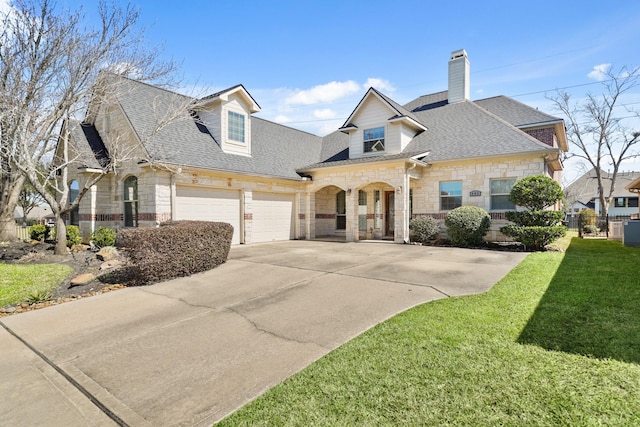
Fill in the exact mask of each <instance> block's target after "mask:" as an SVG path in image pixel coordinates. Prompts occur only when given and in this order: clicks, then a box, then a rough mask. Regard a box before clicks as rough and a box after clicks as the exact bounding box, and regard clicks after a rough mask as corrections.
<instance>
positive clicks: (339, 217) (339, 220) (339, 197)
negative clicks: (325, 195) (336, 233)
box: [336, 190, 347, 230]
mask: <svg viewBox="0 0 640 427" xmlns="http://www.w3.org/2000/svg"><path fill="white" fill-rule="evenodd" d="M346 229H347V200H346V198H345V192H344V190H341V191H339V192H338V194H336V230H346Z"/></svg>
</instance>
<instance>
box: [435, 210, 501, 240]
mask: <svg viewBox="0 0 640 427" xmlns="http://www.w3.org/2000/svg"><path fill="white" fill-rule="evenodd" d="M444 224H445V225H446V226H447V234H448V235H449V239H451V243H453V244H454V245H456V246H460V247H468V246H478V245H480V244H482V238H483V237H484V236H485V234H487V232H488V231H489V227H491V217H490V216H489V213H488V212H487V211H485V210H484V209H482V208H479V207H477V206H460V207H459V208H455V209H454V210H452V211H451V212H449V213H448V214H447V216H446V217H445V218H444Z"/></svg>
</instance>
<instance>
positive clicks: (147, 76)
mask: <svg viewBox="0 0 640 427" xmlns="http://www.w3.org/2000/svg"><path fill="white" fill-rule="evenodd" d="M98 14H99V24H98V25H97V26H96V27H95V28H91V27H89V26H86V24H85V23H84V18H85V16H84V14H83V12H82V10H81V9H80V10H77V11H69V10H62V9H59V8H57V7H56V5H55V4H53V2H52V1H50V0H16V1H15V2H14V3H13V5H12V7H11V8H10V10H9V11H8V12H6V13H4V14H2V15H0V21H1V25H2V28H1V29H0V142H1V144H0V240H9V239H11V238H12V237H15V236H14V235H13V230H12V227H7V225H8V224H9V222H8V218H11V220H13V210H14V208H15V206H16V203H17V200H18V197H19V194H20V191H21V190H22V187H23V185H24V183H25V180H27V179H28V180H29V181H30V182H31V184H32V185H33V186H34V188H35V189H36V190H37V191H38V192H39V193H40V194H41V195H42V197H43V198H44V199H45V200H46V201H47V203H48V204H49V205H50V206H51V209H52V211H53V213H54V214H55V216H56V227H57V235H58V236H63V237H64V236H65V224H64V220H63V217H64V215H65V214H67V213H68V212H70V211H71V210H73V209H74V208H75V207H76V206H78V204H79V202H80V200H81V198H82V196H83V195H84V194H85V193H86V191H87V190H88V189H89V188H90V187H91V186H92V185H94V184H95V183H96V182H98V181H99V180H100V179H101V178H102V177H103V176H104V174H105V173H108V172H110V171H113V170H114V168H115V167H116V166H117V164H118V161H121V160H122V159H123V158H124V157H126V155H125V154H122V153H123V152H124V151H125V150H118V149H117V148H116V147H115V146H114V147H112V148H113V150H112V152H113V153H118V155H117V156H115V155H111V153H110V158H109V159H108V161H106V162H102V163H101V164H100V165H99V167H98V170H97V171H96V173H95V174H93V175H92V177H91V178H90V179H88V180H87V181H86V182H85V183H84V186H83V188H81V189H80V190H79V193H78V196H77V197H76V198H75V200H74V201H73V202H71V201H69V182H68V171H69V168H70V167H72V166H75V167H77V166H78V165H82V164H84V165H86V164H90V163H89V162H91V161H92V159H91V158H90V157H94V158H93V163H95V154H96V153H93V152H91V150H87V149H84V150H83V149H81V148H79V147H73V146H72V145H71V142H70V141H71V138H70V135H71V134H72V133H73V132H74V131H76V130H77V129H78V127H79V126H81V123H80V122H79V121H78V120H77V119H76V118H77V117H79V116H81V115H82V114H83V113H84V112H85V111H86V110H87V108H88V105H89V103H90V101H94V102H95V101H96V98H97V97H104V98H106V97H109V96H116V95H115V94H117V93H118V84H119V81H120V80H119V79H114V78H107V77H104V76H107V75H109V74H108V73H107V74H105V73H101V71H104V70H107V71H110V72H111V73H113V74H116V75H118V76H130V77H132V78H135V79H137V80H142V81H153V82H154V83H155V84H162V83H163V82H161V81H160V80H161V79H167V78H170V77H171V75H172V73H173V71H174V69H175V67H174V64H173V63H172V62H163V61H160V60H159V51H158V50H155V49H151V50H149V49H147V48H145V47H143V43H142V41H143V38H142V35H143V34H142V32H141V31H139V30H137V28H136V25H137V22H138V17H139V15H138V11H137V10H136V9H134V8H133V7H132V6H130V5H128V6H126V7H124V8H121V7H119V6H117V5H115V4H111V3H110V4H107V3H104V2H101V3H100V4H99V6H98ZM165 84H166V82H165ZM60 141H64V142H65V143H63V144H59V142H60ZM114 144H116V142H115V141H114ZM56 148H57V152H56V154H55V159H54V158H53V156H54V154H53V153H54V150H56ZM41 164H49V165H51V167H50V168H48V169H47V170H45V171H43V170H42V168H41V167H40V165H41ZM51 189H53V194H55V196H54V195H52V193H51V192H50V190H51ZM65 250H66V249H65V242H64V238H62V239H58V243H57V245H56V250H55V251H56V253H63V252H64V251H65Z"/></svg>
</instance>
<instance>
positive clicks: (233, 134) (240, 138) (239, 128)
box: [227, 111, 245, 144]
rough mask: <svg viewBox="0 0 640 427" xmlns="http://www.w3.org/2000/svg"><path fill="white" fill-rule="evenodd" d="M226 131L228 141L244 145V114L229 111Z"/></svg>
mask: <svg viewBox="0 0 640 427" xmlns="http://www.w3.org/2000/svg"><path fill="white" fill-rule="evenodd" d="M227 129H228V133H227V137H228V138H229V140H231V141H234V142H241V143H243V144H244V142H245V139H244V114H240V113H236V112H235V111H229V123H228V128H227Z"/></svg>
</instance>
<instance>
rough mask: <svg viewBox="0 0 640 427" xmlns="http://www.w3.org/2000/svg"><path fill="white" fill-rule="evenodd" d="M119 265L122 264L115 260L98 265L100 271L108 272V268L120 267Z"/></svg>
mask: <svg viewBox="0 0 640 427" xmlns="http://www.w3.org/2000/svg"><path fill="white" fill-rule="evenodd" d="M120 264H122V262H120V261H119V260H117V259H112V260H109V261H105V262H103V263H102V264H100V270H108V269H110V268H114V267H118V266H120Z"/></svg>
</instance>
